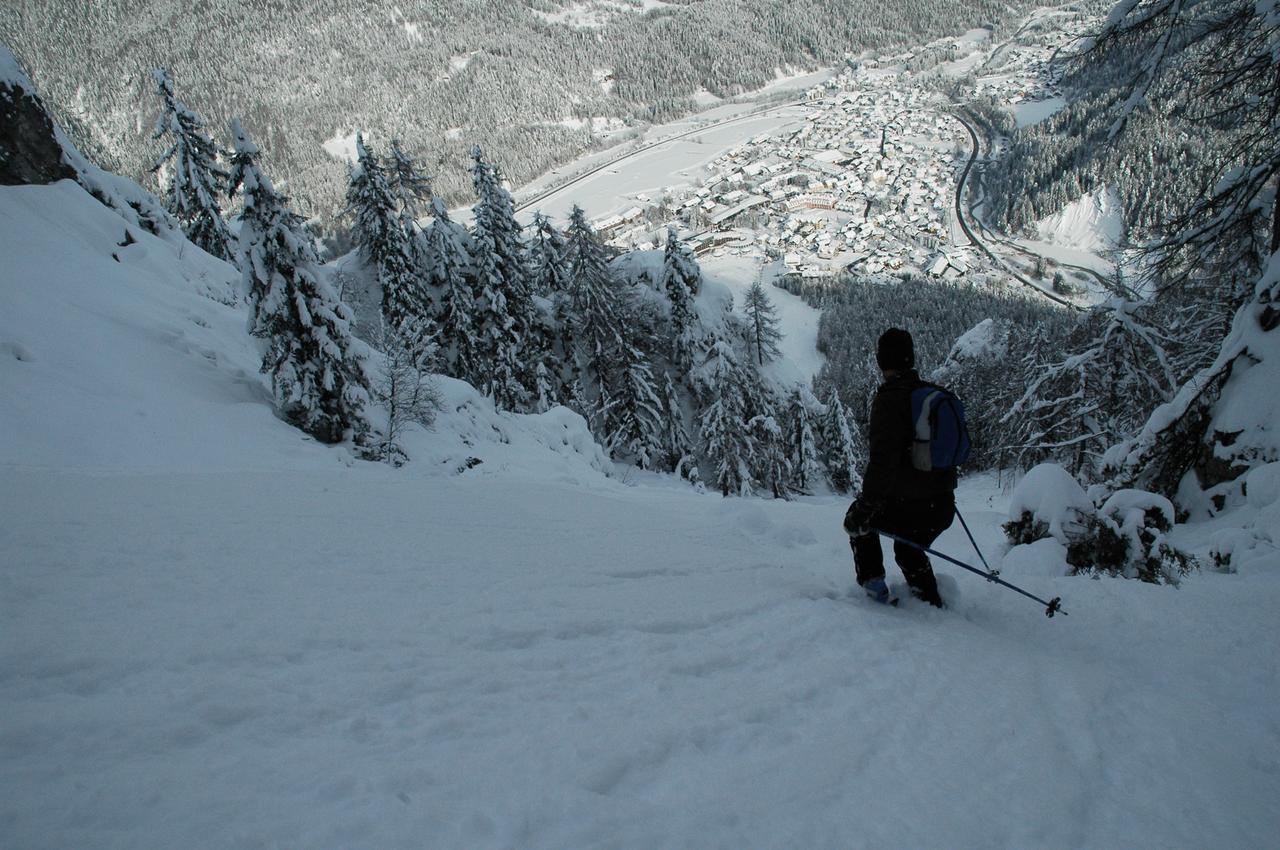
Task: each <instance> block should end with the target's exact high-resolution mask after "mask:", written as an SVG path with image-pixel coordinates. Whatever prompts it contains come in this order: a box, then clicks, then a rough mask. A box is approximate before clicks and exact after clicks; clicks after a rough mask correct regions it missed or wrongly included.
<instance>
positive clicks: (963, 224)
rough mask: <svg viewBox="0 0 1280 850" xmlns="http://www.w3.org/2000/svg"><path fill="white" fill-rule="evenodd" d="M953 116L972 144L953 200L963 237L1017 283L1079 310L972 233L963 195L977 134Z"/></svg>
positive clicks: (975, 152) (974, 159) (975, 151)
mask: <svg viewBox="0 0 1280 850" xmlns="http://www.w3.org/2000/svg"><path fill="white" fill-rule="evenodd" d="M953 114H954V115H955V118H956V120H957V121H959V122H960V123H961V124H963V125H964V128H965V129H966V130H968V131H969V138H970V139H971V140H972V142H973V147H972V150H970V151H969V161H968V162H967V163H965V166H964V171H963V172H961V174H960V179H959V180H958V181H956V198H955V205H956V221H957V222H958V223H959V225H960V229H961V230H963V231H964V235H965V236H966V237H968V239H969V241H970V242H972V243H973V245H974V247H976V248H977V249H978V250H979V251H981V252H982V253H984V254H986V255H987V256H988V257H989V258H990V259H991V261H992V262H993V263H995V264H996V265H998V266H1000V268H1002V269H1004V270H1005V271H1006V272H1008V273H1009V274H1010V275H1012V276H1013V277H1014V279H1015V280H1017V281H1018V282H1019V283H1021V284H1022V285H1024V286H1028V287H1030V288H1032V289H1034V290H1035V291H1036V293H1037V294H1039V295H1043V296H1044V297H1045V298H1048V299H1049V300H1050V301H1054V302H1057V303H1058V304H1061V305H1062V306H1064V307H1068V308H1070V309H1073V310H1079V309H1080V307H1079V305H1077V304H1073V303H1072V302H1070V301H1068V300H1067V299H1065V298H1063V297H1062V296H1060V295H1058V294H1057V293H1055V292H1053V291H1051V290H1048V289H1045V288H1044V287H1043V286H1041V285H1039V284H1038V283H1036V282H1035V281H1033V280H1031V279H1030V278H1028V277H1025V276H1023V275H1022V274H1021V273H1019V272H1018V271H1017V270H1016V269H1014V268H1013V267H1012V266H1010V265H1009V263H1008V262H1006V261H1005V260H1004V258H1002V257H999V256H997V255H996V253H995V252H994V251H992V250H991V249H990V248H989V247H987V244H986V243H985V242H984V241H983V240H982V239H980V238H979V237H978V234H977V233H976V232H975V231H974V229H973V228H971V227H970V226H969V222H968V221H967V220H966V219H965V212H966V211H965V208H964V207H965V205H964V193H965V190H966V188H967V187H968V185H969V172H970V171H972V170H973V164H974V163H975V162H977V161H978V151H979V146H978V133H977V131H976V130H974V128H973V125H972V124H970V123H969V122H968V121H966V120H965V119H964V116H963V115H962V114H961V113H960V112H959V111H958V110H957V111H956V112H955V113H953Z"/></svg>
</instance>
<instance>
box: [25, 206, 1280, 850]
mask: <svg viewBox="0 0 1280 850" xmlns="http://www.w3.org/2000/svg"><path fill="white" fill-rule="evenodd" d="M124 231H125V224H124V221H123V219H121V218H119V217H118V216H116V215H115V214H114V213H112V212H110V211H108V210H106V208H105V207H102V206H100V205H99V204H97V203H96V202H95V201H93V200H91V199H89V197H88V196H87V195H86V194H84V193H83V192H82V191H81V190H80V189H78V188H76V187H75V186H74V185H72V184H70V183H67V182H64V183H61V184H58V185H55V186H53V187H18V188H12V187H3V188H0V255H2V256H3V257H4V258H5V262H4V264H3V265H2V266H0V398H3V399H4V403H3V404H0V434H3V436H4V439H3V440H0V565H2V566H0V624H3V625H2V626H0V718H2V720H0V788H3V791H4V793H3V795H0V846H3V847H6V848H7V847H15V848H82V847H104V848H105V847H120V848H137V847H185V846H200V847H213V848H222V847H229V848H266V847H308V848H326V847H333V848H398V847H405V848H408V847H424V846H426V847H468V848H486V847H520V848H539V847H546V848H565V847H574V848H577V847H614V848H651V847H725V848H741V847H811V848H826V847H829V848H849V847H922V846H928V847H956V848H963V847H992V846H996V847H1044V846H1049V847H1063V846H1066V847H1171V846H1176V847H1214V848H1221V847H1262V846H1269V845H1270V844H1272V843H1274V839H1275V835H1276V834H1277V832H1278V831H1280V807H1277V805H1276V801H1277V800H1280V726H1277V724H1276V720H1275V717H1276V714H1275V706H1276V704H1277V699H1278V698H1280V680H1278V675H1277V672H1278V665H1277V661H1276V656H1275V653H1274V646H1275V644H1276V637H1277V627H1276V620H1275V611H1276V610H1277V606H1278V605H1280V562H1278V560H1280V559H1277V558H1276V557H1275V556H1274V554H1271V555H1265V556H1259V557H1254V558H1253V559H1252V560H1250V561H1247V562H1244V563H1242V564H1241V565H1240V572H1239V573H1237V574H1233V575H1223V574H1217V573H1208V572H1206V573H1202V574H1196V575H1193V576H1191V577H1189V578H1188V579H1187V580H1185V581H1184V582H1183V584H1182V586H1181V588H1180V589H1173V588H1168V587H1155V586H1151V585H1143V584H1140V583H1137V582H1126V581H1119V580H1096V581H1095V580H1088V579H1082V578H1067V577H1064V576H1062V575H1061V574H1060V573H1061V571H1062V568H1061V565H1060V564H1055V563H1053V562H1051V561H1050V560H1049V558H1050V556H1049V555H1048V554H1046V553H1047V551H1049V550H1047V549H1046V548H1045V547H1041V548H1040V549H1037V550H1034V551H1029V550H1028V548H1025V547H1024V548H1021V549H1018V550H1015V551H1014V553H1013V554H1011V555H1010V556H1009V557H1008V558H1006V557H1004V552H1003V544H1002V537H1001V534H1000V532H999V528H998V525H999V523H1000V522H1001V521H1002V520H1003V519H1004V518H1005V505H1006V502H1007V496H1006V495H1005V494H1004V491H1003V490H1002V489H1001V488H1000V487H999V486H998V484H997V482H995V481H993V480H991V479H970V480H968V481H966V483H965V485H964V487H963V488H962V491H961V507H962V509H963V510H964V513H965V516H966V518H967V519H968V520H969V522H970V524H971V526H972V527H973V528H974V531H975V533H976V535H977V537H978V541H979V543H980V544H981V545H982V546H983V548H984V549H985V550H986V552H987V553H988V555H989V557H990V558H991V559H992V561H993V566H1003V568H1004V569H1005V573H1004V575H1005V577H1006V578H1007V579H1009V580H1011V581H1014V582H1016V583H1019V584H1022V585H1023V586H1025V587H1026V588H1027V589H1028V590H1030V591H1031V592H1033V593H1036V594H1038V595H1041V596H1045V597H1046V598H1047V597H1049V596H1058V595H1060V596H1062V597H1063V599H1064V606H1065V608H1066V610H1067V611H1068V612H1069V616H1066V617H1057V618H1054V619H1053V620H1047V619H1046V618H1045V617H1044V616H1043V614H1042V612H1041V611H1040V609H1039V608H1038V607H1037V605H1036V604H1035V603H1033V602H1030V601H1028V600H1026V599H1024V598H1022V597H1019V596H1017V595H1015V594H1013V593H1010V592H1009V591H1007V590H1004V589H1002V588H999V587H997V586H994V585H990V584H987V583H985V582H983V581H982V580H981V579H979V578H977V577H975V576H972V575H970V574H968V573H965V572H963V571H960V570H953V569H952V568H950V567H947V566H946V565H942V566H941V567H940V568H939V572H940V573H941V574H943V576H944V579H943V591H944V595H946V596H947V598H948V599H949V601H950V602H951V608H950V610H947V611H935V610H933V609H930V608H926V607H923V606H919V605H911V604H905V605H904V607H903V608H901V609H890V608H886V607H878V606H875V605H874V604H872V603H870V602H868V601H866V600H864V599H863V598H861V597H860V596H859V595H858V594H857V593H854V592H853V590H854V588H853V576H852V567H851V561H850V555H849V551H848V544H847V541H846V539H845V537H844V534H843V532H842V531H841V529H840V518H841V515H842V513H843V510H844V507H845V504H846V502H845V501H844V500H843V499H840V498H836V497H825V496H819V497H810V498H805V499H800V500H797V501H794V502H775V501H766V500H755V499H749V500H748V499H722V498H721V497H719V496H718V495H708V494H700V493H696V492H694V491H692V490H690V489H689V488H687V487H684V486H682V485H679V484H676V483H674V482H672V481H670V480H669V479H667V478H663V477H660V476H654V475H639V474H632V473H629V472H627V471H625V470H615V469H613V468H612V467H610V466H609V465H608V464H607V463H604V462H603V460H602V457H601V455H600V452H599V450H598V448H597V447H595V446H594V445H593V444H591V443H590V441H589V440H587V439H584V437H585V434H586V432H585V429H584V428H583V426H582V423H581V420H580V419H578V418H577V417H576V416H575V415H573V414H569V413H567V412H566V411H563V410H556V411H552V412H551V413H548V414H544V415H542V416H510V415H504V414H497V413H494V412H493V411H492V409H491V407H487V406H486V402H485V400H484V399H481V398H480V397H478V396H477V395H476V394H475V393H474V392H473V391H470V390H469V389H468V388H467V387H466V386H465V385H462V384H460V383H458V382H447V381H446V382H444V383H443V386H442V390H443V392H444V394H445V397H446V399H447V402H448V403H447V406H446V409H445V411H444V412H442V414H441V418H440V421H439V422H438V424H437V427H436V429H435V431H434V432H430V433H427V432H418V433H416V434H413V435H410V436H409V437H408V438H406V441H405V448H406V449H407V450H408V451H409V453H410V455H411V456H413V458H414V461H413V463H411V464H409V465H408V466H406V467H404V468H402V469H400V470H392V469H390V468H387V467H384V466H380V465H376V464H369V463H362V462H356V461H352V460H351V459H350V457H349V456H348V454H347V453H346V452H345V451H343V450H341V449H331V448H325V447H323V446H320V445H318V444H316V443H314V442H313V441H310V440H308V439H304V438H303V437H302V436H301V435H300V434H299V432H297V431H295V430H293V429H292V428H289V427H288V426H286V425H285V424H283V423H282V422H280V421H278V420H277V419H275V418H274V417H273V416H272V415H271V413H270V408H269V406H268V403H267V400H266V397H265V392H264V390H263V386H262V383H261V382H262V378H261V376H259V375H258V374H257V373H256V369H255V360H256V357H257V352H256V350H255V347H254V343H253V342H252V341H251V340H250V339H249V338H248V337H247V335H246V334H245V333H244V315H243V312H242V309H243V308H240V307H236V306H234V305H232V304H230V303H227V302H229V300H230V299H229V298H228V297H227V296H228V294H229V293H231V292H232V286H231V281H232V278H233V275H232V273H231V271H230V270H229V268H228V267H227V266H225V265H223V264H220V263H217V262H216V261H213V260H211V259H209V258H208V257H206V256H204V255H203V254H201V253H200V252H198V251H195V250H194V249H192V248H190V246H185V247H184V245H183V244H181V243H175V242H173V241H165V240H162V239H159V238H156V237H153V236H151V235H149V234H147V233H145V232H142V231H139V230H137V228H130V231H131V238H132V239H133V240H134V241H133V243H132V244H129V245H123V246H122V245H120V244H119V243H121V242H124V241H127V240H125V239H124V238H123V237H124ZM113 255H114V256H113ZM472 459H474V460H477V461H480V462H479V463H478V464H477V463H473V462H472ZM1192 528H1193V530H1194V527H1192ZM938 547H939V548H941V549H943V550H945V551H947V552H950V553H953V554H955V555H959V556H964V557H969V558H970V559H971V560H972V557H971V555H970V554H969V550H968V541H967V540H966V538H965V537H964V533H963V531H962V530H961V529H960V528H959V527H958V526H957V527H954V528H952V529H950V530H949V531H948V532H946V534H944V535H943V537H942V538H941V540H940V541H939V543H938ZM1270 551H1272V552H1274V550H1270ZM895 577H896V574H895V573H893V571H892V570H891V578H895Z"/></svg>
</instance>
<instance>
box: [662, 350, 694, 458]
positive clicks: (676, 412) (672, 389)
mask: <svg viewBox="0 0 1280 850" xmlns="http://www.w3.org/2000/svg"><path fill="white" fill-rule="evenodd" d="M662 407H663V411H662V459H661V466H662V468H664V469H668V470H671V471H672V472H674V473H676V474H677V475H679V476H680V477H681V478H688V479H689V480H691V481H697V480H698V462H697V458H696V457H695V455H694V446H693V441H692V440H690V439H689V431H688V429H687V428H685V424H684V409H683V407H682V406H681V404H680V396H679V394H678V393H677V392H676V385H675V381H673V380H671V375H669V374H667V375H663V384H662Z"/></svg>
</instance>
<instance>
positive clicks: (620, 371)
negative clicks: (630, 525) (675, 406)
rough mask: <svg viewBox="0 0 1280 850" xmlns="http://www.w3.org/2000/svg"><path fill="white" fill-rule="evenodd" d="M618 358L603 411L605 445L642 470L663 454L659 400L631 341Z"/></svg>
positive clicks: (649, 372)
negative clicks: (611, 385) (612, 384)
mask: <svg viewBox="0 0 1280 850" xmlns="http://www.w3.org/2000/svg"><path fill="white" fill-rule="evenodd" d="M617 358H618V360H617V363H616V364H615V369H616V372H615V374H616V379H615V381H614V386H613V390H612V393H611V394H610V400H609V405H608V407H607V408H606V409H605V410H604V411H603V412H604V428H605V431H606V433H607V435H608V437H607V440H608V442H607V447H608V449H609V452H610V454H613V453H615V452H622V453H624V454H625V455H627V456H629V457H630V458H632V459H633V460H634V461H635V464H636V466H638V467H640V468H641V469H651V468H652V467H653V466H655V465H656V464H657V463H659V462H660V459H661V456H662V430H663V428H662V426H663V422H662V415H663V404H662V399H661V398H659V396H658V392H657V390H656V389H655V387H654V379H653V370H652V368H651V367H650V365H649V362H648V360H647V359H646V358H645V356H644V354H643V352H641V350H640V349H639V348H638V347H637V346H636V345H635V344H634V343H632V342H630V341H626V342H624V344H623V345H621V346H620V347H619V348H618V352H617Z"/></svg>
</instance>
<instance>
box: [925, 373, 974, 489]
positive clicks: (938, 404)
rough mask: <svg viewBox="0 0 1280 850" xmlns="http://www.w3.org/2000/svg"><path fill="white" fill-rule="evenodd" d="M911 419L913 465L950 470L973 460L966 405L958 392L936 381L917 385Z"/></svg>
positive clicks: (926, 470) (928, 468)
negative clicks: (935, 382)
mask: <svg viewBox="0 0 1280 850" xmlns="http://www.w3.org/2000/svg"><path fill="white" fill-rule="evenodd" d="M911 421H912V423H913V424H914V426H915V440H914V442H913V443H912V444H911V465H912V466H914V467H915V468H916V469H919V470H921V471H923V472H928V471H929V470H931V469H949V468H951V467H954V466H959V465H960V464H962V463H965V462H966V461H968V460H969V448H970V445H969V429H968V428H967V427H965V423H964V405H963V404H961V402H960V399H958V398H956V396H955V393H953V392H951V391H950V390H947V389H943V388H942V387H939V386H935V385H933V384H922V385H920V386H919V387H916V388H915V389H914V390H912V391H911Z"/></svg>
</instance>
